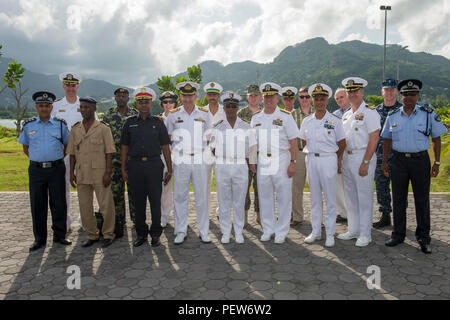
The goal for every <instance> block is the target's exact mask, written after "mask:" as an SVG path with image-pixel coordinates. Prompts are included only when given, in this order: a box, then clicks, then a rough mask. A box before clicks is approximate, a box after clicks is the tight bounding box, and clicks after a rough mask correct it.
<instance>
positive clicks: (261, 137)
mask: <svg viewBox="0 0 450 320" xmlns="http://www.w3.org/2000/svg"><path fill="white" fill-rule="evenodd" d="M60 80H61V81H62V83H63V89H64V91H65V93H66V95H65V97H64V98H63V99H60V100H56V97H55V95H54V94H52V93H50V92H45V91H41V92H36V93H35V94H34V95H33V100H34V101H35V103H36V110H37V112H38V117H35V118H32V119H29V120H27V121H25V122H24V124H23V130H22V133H21V134H20V137H19V143H21V144H22V145H23V149H24V153H25V154H26V155H27V156H28V157H29V159H30V166H29V182H30V183H29V186H30V187H29V190H30V203H31V212H32V219H33V231H34V237H35V241H34V243H33V245H32V246H31V247H30V251H34V250H37V249H39V248H41V247H44V246H45V245H46V242H47V207H48V203H50V209H51V213H52V229H53V240H54V242H56V243H60V244H63V245H70V244H71V242H70V241H68V240H67V239H66V233H67V231H68V230H69V229H70V224H71V221H70V185H72V186H73V187H75V188H76V189H77V192H78V200H79V208H80V218H81V224H82V227H83V228H84V229H85V231H86V234H87V240H86V241H85V242H83V243H82V246H83V247H89V246H92V245H93V244H94V243H96V242H98V241H99V240H100V237H101V235H102V236H103V240H102V241H103V242H102V246H103V247H107V246H109V245H111V244H112V243H113V241H114V239H115V238H120V237H122V236H123V234H124V227H125V220H126V219H125V185H126V186H127V189H128V198H129V209H130V218H131V221H132V222H133V225H134V227H135V230H136V235H137V237H136V239H135V241H134V243H133V245H134V246H135V247H138V246H141V245H142V244H144V243H146V242H147V240H148V235H150V237H151V245H152V246H153V247H156V246H159V245H160V236H161V234H162V231H163V229H164V228H165V227H166V226H167V224H168V222H169V221H170V220H171V214H172V212H173V217H174V233H175V239H174V243H175V244H176V245H179V244H182V243H183V242H184V241H185V237H186V235H187V231H188V200H189V187H190V183H192V186H193V189H194V196H195V211H196V214H197V227H198V233H199V237H200V240H201V241H202V242H203V243H210V242H211V239H210V237H209V234H208V233H209V222H210V212H211V209H212V208H211V205H210V194H211V192H210V191H211V181H212V172H213V171H214V172H215V179H216V186H217V197H218V208H215V210H213V211H212V212H215V213H216V214H217V217H218V219H219V223H220V230H221V233H222V238H221V242H222V243H224V244H226V243H229V242H230V239H231V235H232V233H233V231H234V239H235V241H236V243H244V237H243V229H244V228H245V227H246V226H247V225H248V211H249V209H250V205H251V201H250V192H249V191H250V187H251V185H252V184H253V189H254V194H255V197H254V199H255V203H254V208H255V210H254V211H255V213H256V215H257V217H256V221H257V222H258V223H260V224H261V226H262V229H263V234H262V236H261V238H260V240H261V241H263V242H265V241H270V240H271V239H272V238H274V242H275V243H277V244H281V243H284V242H285V239H286V236H287V234H288V232H289V229H290V227H294V226H296V225H298V224H300V223H302V222H303V188H304V185H305V178H306V176H307V178H308V183H309V186H310V191H311V226H312V231H311V234H310V235H309V236H308V237H306V238H305V243H313V242H315V241H317V240H320V239H321V238H322V218H323V219H324V225H325V246H327V247H332V246H334V245H335V225H336V221H338V222H343V221H347V222H348V230H347V232H345V233H343V234H339V235H338V236H337V238H338V239H341V240H352V239H356V243H355V245H356V246H359V247H364V246H367V245H369V243H370V242H371V228H372V218H373V183H374V179H375V177H376V179H375V180H376V188H377V198H378V202H379V204H380V211H381V212H382V217H381V220H380V221H379V222H377V223H375V224H374V227H376V228H380V227H384V226H388V225H390V212H391V211H392V209H391V205H390V202H391V199H390V190H389V183H390V181H392V194H393V206H392V207H393V229H394V230H393V232H392V235H391V237H390V239H388V241H387V242H386V245H387V246H395V245H398V244H400V243H402V242H403V241H404V239H405V234H406V208H407V194H408V186H409V181H411V183H412V187H413V191H414V200H415V208H416V217H417V229H416V238H417V241H418V243H419V244H420V247H421V250H422V251H423V252H424V253H431V247H430V241H431V238H430V201H429V191H430V178H431V177H436V176H437V175H438V173H439V165H440V162H439V160H440V148H441V141H440V136H441V135H442V134H444V133H445V132H446V131H447V129H446V127H445V126H444V125H443V124H442V122H441V121H440V119H439V117H438V116H437V115H436V114H435V112H434V111H433V109H432V108H430V107H427V106H420V105H418V104H417V102H418V99H419V93H420V90H421V88H422V83H421V82H420V81H419V80H415V79H408V80H404V81H401V82H400V83H397V82H396V81H395V80H393V79H387V80H386V81H384V82H383V89H382V94H383V96H384V98H385V100H384V103H382V104H381V105H379V106H377V107H376V108H375V107H371V106H368V105H367V104H366V103H365V102H364V87H366V86H367V81H366V80H364V79H362V78H358V77H350V78H346V79H344V80H343V81H342V85H343V88H339V89H337V90H336V92H335V95H334V98H335V99H336V101H337V103H338V105H339V106H340V109H338V110H337V111H336V112H335V113H330V112H328V111H327V105H328V102H329V99H330V98H331V97H333V91H332V89H331V88H330V87H329V86H328V85H327V84H324V83H316V84H313V85H311V86H309V87H302V88H300V89H299V90H297V88H295V87H284V88H282V87H280V86H279V85H277V84H276V83H272V82H267V83H263V84H261V85H260V86H258V85H250V86H249V87H248V88H247V100H248V106H246V107H245V108H243V109H241V110H239V104H240V102H241V99H242V97H241V96H239V95H238V94H237V93H234V92H231V91H227V92H223V88H222V86H221V85H220V84H218V83H216V82H210V83H207V84H206V85H205V86H204V88H203V90H204V91H205V93H206V98H207V100H208V102H209V104H208V105H207V106H205V107H200V106H197V105H196V104H195V102H196V100H197V99H198V91H199V90H200V86H199V84H197V83H195V82H191V81H185V82H182V83H178V84H177V86H176V88H177V90H178V91H179V93H180V96H179V97H178V95H177V94H176V93H174V92H172V91H166V92H162V93H161V94H160V97H159V99H160V101H161V102H160V103H161V106H162V107H163V109H164V112H163V113H162V114H161V115H158V116H152V115H151V110H152V104H153V102H154V101H155V100H156V93H155V92H154V91H153V90H152V89H151V88H148V87H143V88H139V89H137V90H136V91H135V92H134V94H133V98H134V99H135V101H136V109H134V108H130V107H129V105H128V102H129V99H130V93H129V91H128V90H127V89H126V88H118V89H117V90H116V91H115V92H114V95H115V100H116V103H117V106H116V107H113V108H111V109H109V110H108V111H107V112H106V113H105V115H104V117H103V120H102V121H99V120H98V118H97V116H96V109H97V102H96V100H95V99H94V98H92V97H85V98H79V97H78V96H77V92H78V88H79V84H80V83H81V81H82V78H81V76H79V75H78V74H76V73H71V72H66V73H62V74H61V75H60ZM398 92H399V93H400V95H401V102H402V103H401V104H400V103H399V102H397V93H398ZM297 94H298V100H299V102H300V108H299V109H295V110H294V103H295V97H296V96H297ZM279 96H281V100H282V104H283V108H280V107H279ZM179 101H181V105H180V106H178V104H179ZM220 102H222V104H221V103H220ZM261 102H262V105H263V107H262V108H261V107H260V105H261ZM430 138H431V140H432V142H433V150H434V158H435V162H434V164H433V165H432V166H431V164H430V159H429V156H428V152H427V150H428V148H429V146H430ZM252 182H253V183H252ZM94 193H95V195H96V197H97V200H98V205H99V211H100V214H101V216H102V224H100V225H99V224H98V221H97V219H96V215H95V213H94V205H93V195H94ZM322 197H324V199H325V203H326V210H325V212H324V211H323V201H322ZM147 199H148V200H149V202H150V212H151V220H152V223H151V227H150V228H149V227H148V225H147V223H146V204H147ZM49 200H50V201H49ZM275 204H276V206H275ZM275 207H276V210H275ZM338 213H339V215H338ZM99 229H100V230H99Z"/></svg>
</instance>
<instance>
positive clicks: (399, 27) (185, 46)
mask: <svg viewBox="0 0 450 320" xmlns="http://www.w3.org/2000/svg"><path fill="white" fill-rule="evenodd" d="M380 4H385V5H391V6H392V11H389V12H388V43H400V44H403V45H409V49H410V50H412V51H426V52H430V53H433V54H442V55H444V56H446V57H447V58H450V44H449V43H450V36H449V34H450V32H449V31H450V30H449V24H448V21H449V19H450V4H449V2H448V1H447V0H435V1H433V2H430V1H426V2H423V1H421V0H359V1H354V0H343V1H333V0H322V1H321V2H320V3H318V2H317V1H315V0H303V1H299V0H290V1H283V2H279V1H275V0H268V1H263V2H261V1H257V0H228V1H210V0H192V1H190V2H189V3H186V1H181V0H171V1H165V0H151V1H147V0H115V1H112V0H98V1H90V0H75V1H70V0H58V1H57V0H41V1H39V2H36V1H34V0H20V1H19V2H17V1H13V0H2V2H1V3H0V12H1V13H0V39H2V44H3V47H4V53H5V56H12V57H15V58H17V59H18V60H20V61H21V62H22V63H24V65H26V66H27V67H28V68H29V69H31V70H34V71H37V72H43V73H55V74H57V73H59V72H61V71H62V70H66V69H67V68H70V69H74V70H78V71H79V72H80V73H81V74H83V75H86V76H89V77H94V78H97V79H104V80H107V81H110V82H113V83H120V84H125V85H134V86H137V85H140V84H147V83H151V82H154V81H155V80H156V78H157V77H158V76H160V75H162V74H175V73H178V72H180V71H183V70H185V68H186V67H187V66H190V65H192V64H197V63H200V62H202V61H204V60H217V61H219V62H221V63H223V64H228V63H231V62H236V61H243V60H253V61H256V62H264V63H266V62H270V61H271V60H273V59H274V58H275V57H276V56H277V55H278V53H280V52H281V51H282V50H283V49H284V48H285V47H287V46H289V45H294V44H296V43H299V42H302V41H304V40H307V39H309V38H312V37H324V38H325V39H327V40H328V41H329V42H331V43H337V42H341V41H349V40H361V41H365V42H375V43H380V42H381V41H382V39H383V28H384V14H383V12H382V11H381V10H380V9H379V6H380ZM70 6H75V8H78V12H79V15H77V14H75V16H74V12H73V10H69V12H68V8H69V7H70ZM70 26H72V27H70Z"/></svg>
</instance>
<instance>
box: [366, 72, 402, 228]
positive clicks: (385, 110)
mask: <svg viewBox="0 0 450 320" xmlns="http://www.w3.org/2000/svg"><path fill="white" fill-rule="evenodd" d="M382 86H383V87H382V89H381V94H382V95H383V97H384V102H383V103H381V104H380V105H378V106H377V111H378V114H379V115H380V118H381V128H383V127H384V122H385V121H386V118H387V116H388V114H389V113H390V112H394V111H396V110H397V109H399V108H400V107H401V106H402V104H401V103H400V102H398V101H397V94H398V90H397V81H396V80H394V79H386V80H385V81H384V82H383V84H382ZM392 156H393V153H392V150H391V151H390V152H389V156H388V165H389V168H390V167H391V160H392ZM382 163H383V138H382V137H381V136H380V140H379V141H378V146H377V167H376V170H375V187H376V190H377V201H378V205H379V211H380V212H381V219H380V221H378V222H376V223H374V224H373V227H374V228H375V229H380V228H382V227H386V226H390V225H391V212H392V206H391V190H390V182H391V180H390V178H389V177H385V176H384V175H383V170H382Z"/></svg>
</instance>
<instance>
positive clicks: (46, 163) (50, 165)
mask: <svg viewBox="0 0 450 320" xmlns="http://www.w3.org/2000/svg"><path fill="white" fill-rule="evenodd" d="M51 167H52V163H51V162H42V168H44V169H45V168H51Z"/></svg>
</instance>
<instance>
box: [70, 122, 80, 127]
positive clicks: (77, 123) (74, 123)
mask: <svg viewBox="0 0 450 320" xmlns="http://www.w3.org/2000/svg"><path fill="white" fill-rule="evenodd" d="M80 123H81V121H78V122H77V123H74V124H73V126H72V128H73V127H75V126H76V125H78V124H80Z"/></svg>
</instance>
